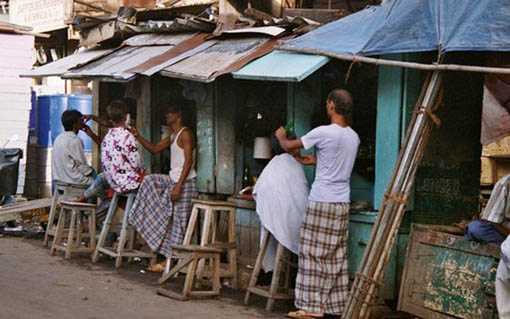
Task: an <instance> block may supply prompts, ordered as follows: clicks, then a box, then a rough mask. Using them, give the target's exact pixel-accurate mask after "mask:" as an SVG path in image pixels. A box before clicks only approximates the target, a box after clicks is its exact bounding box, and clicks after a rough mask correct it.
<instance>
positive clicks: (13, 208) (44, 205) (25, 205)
mask: <svg viewBox="0 0 510 319" xmlns="http://www.w3.org/2000/svg"><path fill="white" fill-rule="evenodd" d="M50 206H51V198H43V199H37V200H33V201H28V202H19V203H14V204H10V205H5V206H0V222H8V221H11V220H16V219H19V218H22V217H23V216H30V215H35V213H37V214H38V215H40V213H42V210H43V209H44V210H47V209H49V207H50Z"/></svg>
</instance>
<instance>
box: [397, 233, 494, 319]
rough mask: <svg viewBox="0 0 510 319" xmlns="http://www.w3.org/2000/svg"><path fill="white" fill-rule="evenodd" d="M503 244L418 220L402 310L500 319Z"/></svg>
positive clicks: (441, 317)
mask: <svg viewBox="0 0 510 319" xmlns="http://www.w3.org/2000/svg"><path fill="white" fill-rule="evenodd" d="M498 262H499V247H498V246H497V245H492V244H480V243H477V242H473V241H469V240H466V239H464V238H463V237H460V236H455V235H452V234H449V233H445V232H440V231H437V228H436V230H435V228H434V225H419V224H413V225H412V231H411V238H410V243H409V246H408V248H407V258H406V264H405V268H404V274H403V277H402V286H401V288H400V297H399V303H398V309H399V310H401V311H405V312H408V313H410V314H412V315H414V316H417V317H420V318H434V319H449V318H465V319H493V318H497V310H496V302H495V278H496V269H497V265H498Z"/></svg>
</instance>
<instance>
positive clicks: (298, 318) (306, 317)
mask: <svg viewBox="0 0 510 319" xmlns="http://www.w3.org/2000/svg"><path fill="white" fill-rule="evenodd" d="M285 316H286V317H289V318H295V319H317V318H324V314H322V313H312V312H306V311H304V310H298V311H291V312H289V313H288V314H286V315H285Z"/></svg>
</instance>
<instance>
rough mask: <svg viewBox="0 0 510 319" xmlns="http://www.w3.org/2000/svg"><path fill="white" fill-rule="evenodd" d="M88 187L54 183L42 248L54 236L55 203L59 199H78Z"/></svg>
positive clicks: (55, 228)
mask: <svg viewBox="0 0 510 319" xmlns="http://www.w3.org/2000/svg"><path fill="white" fill-rule="evenodd" d="M87 187H88V185H77V184H68V183H60V182H56V183H55V191H54V192H53V198H52V201H51V207H50V216H49V218H48V226H46V232H45V233H44V246H48V242H49V239H50V236H53V237H54V236H55V233H56V232H57V227H56V226H54V223H55V216H56V214H57V203H58V200H59V199H60V197H62V198H63V199H64V200H68V199H70V197H73V196H74V197H78V196H81V195H83V193H84V192H85V189H87Z"/></svg>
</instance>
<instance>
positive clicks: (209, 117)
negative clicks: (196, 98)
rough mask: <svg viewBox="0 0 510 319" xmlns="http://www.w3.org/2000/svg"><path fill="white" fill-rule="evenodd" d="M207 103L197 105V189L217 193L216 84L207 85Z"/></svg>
mask: <svg viewBox="0 0 510 319" xmlns="http://www.w3.org/2000/svg"><path fill="white" fill-rule="evenodd" d="M206 91H207V97H206V99H205V101H200V102H201V103H197V105H196V109H197V187H198V191H199V192H201V193H215V192H216V178H215V166H216V149H215V147H216V138H215V130H214V127H215V124H214V118H215V116H214V114H215V113H214V101H215V98H214V94H215V90H214V84H207V85H206Z"/></svg>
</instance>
